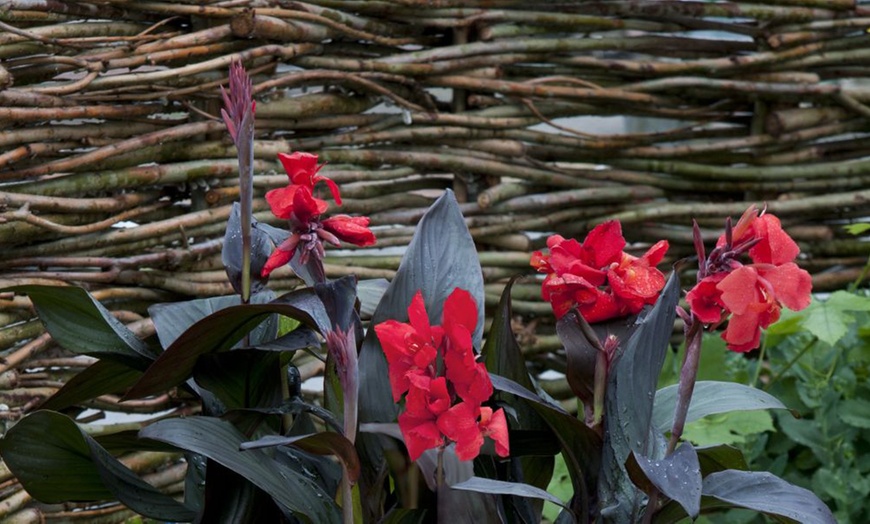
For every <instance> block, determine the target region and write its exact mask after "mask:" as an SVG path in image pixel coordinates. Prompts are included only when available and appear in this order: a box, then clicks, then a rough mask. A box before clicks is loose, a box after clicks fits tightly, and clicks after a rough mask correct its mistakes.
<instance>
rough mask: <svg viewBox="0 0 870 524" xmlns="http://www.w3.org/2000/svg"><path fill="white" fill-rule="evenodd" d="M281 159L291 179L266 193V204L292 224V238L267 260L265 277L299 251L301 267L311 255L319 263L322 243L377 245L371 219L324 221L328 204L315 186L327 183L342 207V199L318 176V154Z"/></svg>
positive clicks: (281, 156)
mask: <svg viewBox="0 0 870 524" xmlns="http://www.w3.org/2000/svg"><path fill="white" fill-rule="evenodd" d="M278 158H279V159H280V160H281V163H282V164H283V165H284V169H285V170H286V171H287V175H288V176H289V177H290V185H288V186H287V187H282V188H278V189H273V190H271V191H269V192H268V193H266V201H267V202H268V203H269V207H271V208H272V214H274V215H275V216H276V217H278V218H283V219H285V220H289V221H290V226H291V235H290V238H288V239H287V240H285V241H284V242H282V243H281V244H280V245H279V246H278V247H277V249H276V250H275V251H274V252H273V253H272V255H271V256H270V257H269V259H268V260H267V261H266V264H265V265H264V266H263V270H262V272H261V274H262V276H263V277H267V276H268V275H269V274H270V273H271V272H272V271H274V270H275V269H276V268H279V267H281V266H283V265H285V264H287V263H288V262H290V260H291V259H292V258H293V255H294V254H295V253H296V251H297V250H300V251H301V256H300V263H302V264H305V263H306V262H307V261H308V259H309V257H310V256H311V255H312V254H314V256H315V257H316V258H317V259H318V260H319V259H322V258H323V255H324V250H323V242H327V243H330V244H332V245H334V246H340V245H341V242H342V241H344V242H349V243H351V244H354V245H357V246H362V247H365V246H371V245H374V243H375V235H374V233H372V231H371V230H370V229H369V228H368V225H369V219H368V217H350V216H348V215H336V216H333V217H330V218H326V219H321V215H323V213H324V212H326V209H327V207H328V204H327V203H326V201H324V200H321V199H319V198H316V197H315V196H314V194H313V190H314V185H315V184H316V183H317V182H319V181H321V180H322V181H325V182H326V184H327V185H328V186H329V188H330V191H332V195H333V197H334V198H335V202H336V203H337V204H339V205H341V196H340V195H339V190H338V185H336V183H335V182H333V181H332V180H330V179H328V178H326V177H324V176H321V175H318V174H317V172H318V171H319V170H320V168H319V167H318V166H317V155H312V154H310V153H301V152H296V153H293V154H292V155H285V154H283V153H279V154H278ZM321 167H322V166H321Z"/></svg>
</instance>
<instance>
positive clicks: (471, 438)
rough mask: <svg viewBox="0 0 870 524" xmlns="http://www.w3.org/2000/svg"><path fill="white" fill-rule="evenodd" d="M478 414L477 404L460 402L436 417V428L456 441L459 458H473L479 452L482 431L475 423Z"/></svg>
mask: <svg viewBox="0 0 870 524" xmlns="http://www.w3.org/2000/svg"><path fill="white" fill-rule="evenodd" d="M479 415H480V408H479V407H478V406H476V405H474V404H471V403H468V402H460V403H459V404H456V405H455V406H453V407H452V408H450V409H449V410H447V411H446V412H444V413H443V414H441V416H439V417H438V429H440V430H441V432H442V433H444V435H445V436H446V437H447V438H449V439H450V440H452V441H453V442H455V443H456V456H457V457H458V458H459V460H473V459H474V458H475V457H476V456H477V455H478V454H480V446H482V445H483V433H482V432H481V431H480V428H479V427H478V425H477V417H478V416H479Z"/></svg>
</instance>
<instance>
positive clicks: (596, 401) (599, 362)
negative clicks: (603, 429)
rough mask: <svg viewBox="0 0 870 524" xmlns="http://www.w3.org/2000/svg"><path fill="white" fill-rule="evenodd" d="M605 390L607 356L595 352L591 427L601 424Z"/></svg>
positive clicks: (600, 352)
mask: <svg viewBox="0 0 870 524" xmlns="http://www.w3.org/2000/svg"><path fill="white" fill-rule="evenodd" d="M606 389H607V354H606V353H605V352H604V351H603V350H600V349H599V350H598V351H596V356H595V385H594V388H593V391H592V426H593V427H595V426H598V425H599V424H601V419H602V418H603V417H604V393H605V391H606Z"/></svg>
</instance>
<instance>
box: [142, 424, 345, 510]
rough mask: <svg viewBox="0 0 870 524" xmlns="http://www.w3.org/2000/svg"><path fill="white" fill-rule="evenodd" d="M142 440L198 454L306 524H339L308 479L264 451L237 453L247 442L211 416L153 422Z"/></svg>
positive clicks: (333, 506) (329, 497) (331, 505)
mask: <svg viewBox="0 0 870 524" xmlns="http://www.w3.org/2000/svg"><path fill="white" fill-rule="evenodd" d="M140 435H141V436H142V437H143V438H150V439H154V440H159V441H161V442H166V443H169V444H172V445H173V446H176V447H178V448H181V449H184V450H187V451H192V452H194V453H199V454H201V455H203V456H205V457H208V458H209V459H211V460H214V461H215V462H218V463H219V464H221V465H222V466H224V467H226V468H229V469H230V470H232V471H234V472H236V473H238V474H239V475H241V476H243V477H244V478H246V479H248V480H249V481H251V482H252V483H253V484H254V485H255V486H257V487H258V488H260V489H262V490H263V491H265V492H266V493H268V494H269V495H271V496H272V498H273V499H274V500H275V501H276V502H278V503H279V504H283V505H284V506H285V507H287V508H288V509H290V510H292V511H293V512H294V513H296V514H297V516H302V517H305V518H306V520H307V521H308V522H312V523H318V524H319V523H321V522H338V521H340V519H341V517H340V515H339V513H340V512H339V510H338V506H337V505H336V504H335V502H334V501H333V500H332V495H330V494H327V493H324V492H323V490H321V489H320V487H318V486H317V484H316V483H315V482H313V481H312V480H311V479H308V478H306V477H305V476H304V475H302V474H300V473H298V472H296V471H295V470H292V469H290V468H279V466H278V465H277V464H276V463H275V461H274V460H273V459H272V458H271V457H270V456H269V455H268V454H267V453H265V452H264V451H261V450H257V449H252V450H249V451H240V449H239V448H240V446H241V445H242V444H243V443H244V442H246V439H245V436H244V435H242V434H241V433H240V432H239V431H238V430H237V429H236V428H235V427H233V426H232V424H230V423H229V422H226V421H223V420H220V419H217V418H212V417H188V418H185V419H166V420H161V421H159V422H156V423H154V424H152V425H150V426H148V427H146V428H145V429H143V430H142V431H141V432H140Z"/></svg>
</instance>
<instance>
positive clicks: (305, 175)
mask: <svg viewBox="0 0 870 524" xmlns="http://www.w3.org/2000/svg"><path fill="white" fill-rule="evenodd" d="M278 160H280V161H281V165H283V166H284V171H286V172H287V175H288V176H289V177H290V182H291V183H292V184H296V185H300V186H306V187H308V189H311V190H312V191H313V190H314V185H315V184H317V182H320V181H324V182H326V185H327V186H329V191H330V192H331V193H332V198H334V199H335V203H336V204H338V205H341V194H340V192H339V190H338V184H336V183H335V182H334V181H332V180H330V179H329V178H326V177H325V176H323V175H318V174H317V172H318V171H320V169H321V168H322V167H323V166H318V165H317V155H314V154H311V153H304V152H301V151H296V152H295V153H293V154H290V155H288V154H286V153H278Z"/></svg>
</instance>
